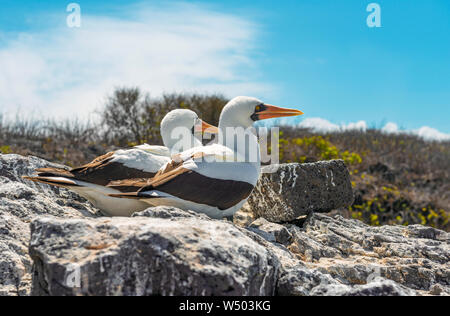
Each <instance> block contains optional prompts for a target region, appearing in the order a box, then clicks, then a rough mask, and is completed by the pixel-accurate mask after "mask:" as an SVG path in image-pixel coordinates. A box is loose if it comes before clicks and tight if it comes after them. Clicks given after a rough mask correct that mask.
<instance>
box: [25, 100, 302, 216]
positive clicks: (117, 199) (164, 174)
mask: <svg viewBox="0 0 450 316" xmlns="http://www.w3.org/2000/svg"><path fill="white" fill-rule="evenodd" d="M194 114H195V113H194ZM302 114H303V113H302V112H301V111H299V110H293V109H285V108H279V107H276V106H272V105H267V104H265V103H263V102H261V101H259V100H258V99H255V98H251V97H237V98H234V99H233V100H231V101H230V102H229V103H228V104H227V105H226V106H225V107H224V109H223V110H222V113H221V116H220V121H219V129H218V133H219V137H218V138H219V142H218V144H212V145H208V146H201V145H199V144H198V143H197V142H198V140H196V139H195V137H194V136H192V143H193V145H194V147H193V148H191V149H188V150H185V151H183V152H181V153H178V154H174V155H172V157H171V158H168V157H167V155H159V154H155V153H154V152H153V153H152V150H151V149H150V148H145V147H144V148H142V147H141V148H135V149H131V150H128V151H117V152H114V153H110V154H107V155H105V156H102V157H99V158H97V159H96V160H94V161H93V162H91V163H90V164H88V165H86V166H83V167H81V168H77V169H73V170H71V171H65V170H60V169H40V170H37V172H38V176H37V177H28V178H27V179H30V180H33V181H38V182H44V183H47V184H52V185H59V186H62V187H66V188H68V189H71V190H73V191H75V192H77V193H79V194H80V195H82V196H83V197H85V198H87V199H88V200H90V201H91V202H92V203H93V204H94V205H95V206H97V207H98V208H99V209H101V210H102V211H103V212H104V213H105V214H106V215H110V216H130V215H131V214H132V213H134V212H136V211H141V210H143V209H146V208H147V207H148V206H149V205H150V206H158V205H167V206H175V207H178V208H180V209H184V210H193V211H196V212H200V213H205V214H207V215H209V216H210V217H212V218H223V217H226V216H231V215H233V214H234V213H235V212H236V211H238V210H239V209H240V208H241V207H242V205H243V204H244V203H245V201H246V200H247V198H248V197H249V196H250V193H251V192H252V190H253V188H254V187H255V185H256V182H257V180H258V178H259V175H260V156H259V144H258V140H257V137H256V135H255V134H254V132H253V131H252V130H251V127H252V126H253V124H254V123H255V122H256V121H258V120H264V119H270V118H277V117H285V116H297V115H302ZM195 117H196V115H195ZM164 120H166V118H165V119H164ZM164 120H163V121H164ZM196 120H198V118H196ZM169 121H171V122H173V119H172V120H169ZM175 121H176V120H175ZM163 123H164V122H162V124H161V133H162V134H163V139H164V133H169V131H170V129H169V128H167V129H165V128H164V126H165V124H163ZM176 124H179V123H178V122H176ZM201 126H202V128H201V129H202V130H205V129H208V130H209V131H210V132H211V131H212V132H215V131H217V130H215V129H214V128H213V127H211V126H210V125H208V124H206V123H202V125H201ZM185 127H187V128H192V130H195V128H194V126H192V127H191V126H190V125H189V124H186V125H185ZM172 128H173V127H172ZM163 129H164V131H163ZM166 135H167V134H166ZM236 138H239V139H240V141H242V140H243V139H245V146H237V145H236V141H235V140H236ZM164 141H165V145H166V146H167V147H168V148H171V146H170V145H172V146H173V145H174V144H170V143H168V142H169V141H168V140H167V142H166V140H164ZM238 142H239V140H238ZM196 144H197V145H199V146H195V145H196ZM146 147H147V146H146ZM143 149H144V150H143ZM145 149H148V150H147V151H146V150H145ZM249 149H250V150H249ZM252 150H253V151H254V152H256V154H255V155H254V156H253V157H252V159H249V151H252ZM242 157H243V159H238V158H242ZM155 160H156V161H158V162H154V161H155ZM155 166H160V168H158V170H156V171H157V172H156V175H155V168H154V167H155ZM119 169H120V171H119ZM98 171H100V173H99V172H98Z"/></svg>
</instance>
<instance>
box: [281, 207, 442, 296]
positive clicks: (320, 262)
mask: <svg viewBox="0 0 450 316" xmlns="http://www.w3.org/2000/svg"><path fill="white" fill-rule="evenodd" d="M289 231H290V233H291V234H292V236H293V243H292V244H291V245H289V246H288V248H289V249H290V251H292V252H293V253H294V254H296V256H297V257H298V258H300V260H301V262H302V263H303V264H304V265H305V266H306V267H307V268H308V269H313V270H314V271H318V272H321V273H323V274H327V275H329V276H331V277H332V278H333V279H334V280H339V281H340V282H341V283H342V284H344V285H358V284H368V283H372V282H375V279H378V280H379V278H383V279H388V280H391V281H393V282H395V283H397V284H399V285H401V286H402V287H406V288H408V289H410V290H413V291H418V293H419V294H433V293H436V289H437V292H439V293H445V294H450V234H449V233H446V232H444V231H440V230H437V229H434V228H431V227H424V226H421V225H414V226H409V227H404V226H383V227H371V226H367V225H365V224H363V223H362V222H360V221H357V220H349V219H344V218H343V217H341V216H335V217H334V218H332V217H329V216H326V215H322V214H313V215H312V216H310V218H309V219H308V220H307V222H306V223H305V225H304V226H303V227H302V228H299V227H296V226H294V225H290V226H289ZM380 284H381V285H380ZM390 284H391V283H390ZM385 285H386V284H385V282H381V283H379V284H378V285H377V288H379V287H380V286H381V288H386V287H385ZM388 287H390V286H388ZM391 288H394V287H391ZM341 289H342V288H341ZM368 289H370V287H367V288H364V291H365V292H364V291H363V292H358V293H372V292H370V291H369V292H367V291H368ZM372 289H373V288H372ZM396 289H400V288H395V289H392V294H394V292H398V294H399V295H400V294H402V293H403V294H408V293H409V294H411V293H413V292H410V291H409V292H408V291H401V290H399V291H396ZM373 290H374V291H375V289H373ZM333 291H334V290H333ZM333 291H331V292H324V291H321V292H320V293H323V294H326V293H335V292H333ZM376 291H378V290H376ZM383 291H384V290H383ZM383 291H381V290H380V291H378V292H379V293H381V294H382V293H386V294H389V291H391V290H386V291H388V292H383ZM349 293H353V292H352V291H350V292H349ZM311 294H319V292H317V291H316V292H311ZM373 294H374V292H373ZM355 295H356V294H355Z"/></svg>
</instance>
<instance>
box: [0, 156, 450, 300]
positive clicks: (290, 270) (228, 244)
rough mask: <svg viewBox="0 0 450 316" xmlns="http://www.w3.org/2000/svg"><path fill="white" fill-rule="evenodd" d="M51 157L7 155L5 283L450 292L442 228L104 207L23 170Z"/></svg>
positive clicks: (1, 177)
mask: <svg viewBox="0 0 450 316" xmlns="http://www.w3.org/2000/svg"><path fill="white" fill-rule="evenodd" d="M48 165H50V164H49V163H47V162H45V161H43V160H40V159H37V158H24V157H20V156H14V155H9V156H0V295H29V294H30V293H31V292H32V293H33V294H37V295H106V294H109V295H118V294H126V295H146V294H161V295H168V294H179V295H272V294H275V295H342V296H358V295H373V296H376V295H450V264H449V262H450V234H449V233H446V232H443V231H439V230H436V229H433V228H429V227H424V226H420V225H416V226H409V227H403V226H384V227H370V226H367V225H365V224H363V223H361V222H359V221H356V220H347V219H344V218H342V217H340V216H336V217H329V216H326V215H322V214H314V213H312V214H310V215H309V216H308V218H307V219H306V220H303V221H295V222H294V223H295V224H293V223H290V224H276V223H272V222H269V221H268V220H266V219H264V218H258V219H256V220H255V219H254V218H253V215H250V216H245V214H244V216H242V217H239V218H238V219H239V220H240V221H242V222H247V223H248V225H245V227H241V226H237V225H234V224H233V223H231V222H228V221H225V220H224V221H217V220H211V219H209V218H208V217H207V216H205V215H201V214H197V213H194V212H185V211H182V210H179V209H176V208H171V207H158V208H151V209H148V210H146V211H143V212H140V213H137V214H135V215H134V217H132V218H104V217H103V218H96V217H97V216H96V215H95V212H96V210H95V209H93V208H92V207H91V206H90V205H89V204H88V203H87V202H85V201H84V200H83V199H81V198H79V197H77V196H76V195H75V194H72V193H70V192H68V191H66V190H61V189H58V188H50V187H47V186H40V185H35V184H33V183H28V182H23V181H22V179H21V176H22V175H24V174H29V173H31V172H32V170H33V169H34V168H37V167H43V166H48ZM282 168H288V169H289V168H292V167H289V166H282ZM288 178H289V177H288ZM324 179H326V177H325V178H324ZM282 181H285V180H282ZM289 181H294V180H288V181H287V183H290V182H289ZM333 181H334V180H333ZM283 183H286V182H283ZM335 184H337V183H336V182H335ZM290 185H292V183H291V184H290ZM344 185H345V184H344ZM275 187H276V185H273V188H275ZM295 187H296V186H295V185H294V188H295ZM286 192H287V191H286ZM292 196H294V194H292ZM292 199H294V197H292ZM30 222H31V223H32V224H31V241H30ZM28 245H30V247H29V249H28ZM29 251H30V254H31V257H32V259H31V258H30V256H29V255H28V253H29ZM33 262H34V271H33V273H31V268H32V265H33ZM31 276H32V277H31ZM32 279H33V282H31V280H32ZM31 283H33V286H31ZM31 288H32V291H31Z"/></svg>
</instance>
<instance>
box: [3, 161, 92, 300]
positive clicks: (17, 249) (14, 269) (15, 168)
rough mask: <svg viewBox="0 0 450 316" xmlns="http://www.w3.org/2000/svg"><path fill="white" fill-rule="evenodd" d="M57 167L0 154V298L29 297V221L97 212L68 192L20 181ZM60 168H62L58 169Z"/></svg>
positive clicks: (72, 216) (88, 215) (82, 215)
mask: <svg viewBox="0 0 450 316" xmlns="http://www.w3.org/2000/svg"><path fill="white" fill-rule="evenodd" d="M50 166H52V167H56V166H57V165H54V164H50V163H48V162H46V161H44V160H42V159H39V158H36V157H22V156H18V155H0V295H1V296H3V295H5V296H6V295H7V296H9V295H29V294H30V289H31V267H32V261H31V258H30V257H29V255H28V244H29V239H30V228H29V224H30V222H31V221H32V220H33V219H35V218H36V217H37V216H40V215H46V216H55V217H63V218H81V217H83V218H84V217H93V216H95V212H96V210H95V209H94V208H93V207H92V206H91V205H90V204H89V203H88V202H87V201H86V200H84V199H82V198H80V197H78V196H77V195H76V194H73V193H71V192H69V191H67V190H64V189H59V188H55V187H53V188H52V187H49V186H46V185H38V184H34V183H31V182H29V181H25V180H23V179H22V176H24V175H30V174H32V173H33V171H34V169H36V168H42V167H50ZM58 167H61V166H58Z"/></svg>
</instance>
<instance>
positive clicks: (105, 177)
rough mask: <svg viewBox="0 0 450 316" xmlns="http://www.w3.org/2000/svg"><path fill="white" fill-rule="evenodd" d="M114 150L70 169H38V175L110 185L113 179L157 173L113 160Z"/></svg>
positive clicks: (151, 175) (148, 175) (145, 176)
mask: <svg viewBox="0 0 450 316" xmlns="http://www.w3.org/2000/svg"><path fill="white" fill-rule="evenodd" d="M113 159H114V152H110V153H107V154H106V155H103V156H100V157H98V158H96V159H94V160H93V161H92V162H90V163H88V164H86V165H84V166H81V167H78V168H74V169H72V170H70V171H68V170H64V169H56V168H43V169H38V170H36V172H37V173H38V177H67V178H71V179H76V180H80V181H84V182H89V183H94V184H98V185H102V186H105V185H108V183H110V182H111V181H115V180H124V179H137V178H152V177H153V176H155V173H152V172H145V171H142V170H138V169H134V168H129V167H126V166H124V165H123V164H121V163H119V162H112V160H113Z"/></svg>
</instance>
